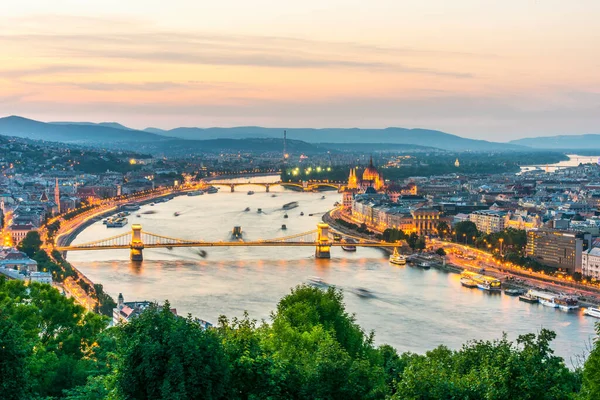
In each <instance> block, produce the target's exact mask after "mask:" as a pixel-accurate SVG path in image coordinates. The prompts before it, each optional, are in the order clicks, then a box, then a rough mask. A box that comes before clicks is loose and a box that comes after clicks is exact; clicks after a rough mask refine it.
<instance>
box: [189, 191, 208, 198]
mask: <svg viewBox="0 0 600 400" xmlns="http://www.w3.org/2000/svg"><path fill="white" fill-rule="evenodd" d="M203 194H204V191H202V190H195V191H193V192H189V193H188V194H187V195H188V196H190V197H191V196H202V195H203Z"/></svg>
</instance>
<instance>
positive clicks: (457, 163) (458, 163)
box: [454, 158, 460, 168]
mask: <svg viewBox="0 0 600 400" xmlns="http://www.w3.org/2000/svg"><path fill="white" fill-rule="evenodd" d="M454 166H455V167H456V168H458V167H460V162H458V158H457V159H456V161H454Z"/></svg>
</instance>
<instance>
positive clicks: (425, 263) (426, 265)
mask: <svg viewBox="0 0 600 400" xmlns="http://www.w3.org/2000/svg"><path fill="white" fill-rule="evenodd" d="M417 266H419V267H421V268H423V269H429V268H431V263H429V262H427V261H423V262H420V263H418V264H417Z"/></svg>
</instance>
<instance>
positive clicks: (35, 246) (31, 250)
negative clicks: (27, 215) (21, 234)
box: [17, 231, 42, 258]
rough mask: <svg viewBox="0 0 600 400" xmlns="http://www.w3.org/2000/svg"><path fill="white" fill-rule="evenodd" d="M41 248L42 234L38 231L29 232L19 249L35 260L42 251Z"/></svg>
mask: <svg viewBox="0 0 600 400" xmlns="http://www.w3.org/2000/svg"><path fill="white" fill-rule="evenodd" d="M41 246H42V239H41V238H40V234H39V233H38V232H37V231H29V232H27V235H25V238H23V240H21V242H20V243H19V245H18V246H17V248H18V249H19V250H20V251H22V252H23V253H25V254H27V256H28V257H29V258H33V257H34V256H35V255H36V254H37V253H38V252H39V251H40V247H41Z"/></svg>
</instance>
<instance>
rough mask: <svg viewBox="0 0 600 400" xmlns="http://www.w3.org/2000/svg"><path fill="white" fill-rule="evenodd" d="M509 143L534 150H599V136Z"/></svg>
mask: <svg viewBox="0 0 600 400" xmlns="http://www.w3.org/2000/svg"><path fill="white" fill-rule="evenodd" d="M510 143H512V144H516V145H520V146H529V147H533V148H536V149H549V150H550V149H552V150H567V149H600V134H586V135H559V136H541V137H533V138H523V139H517V140H512V141H511V142H510Z"/></svg>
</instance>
